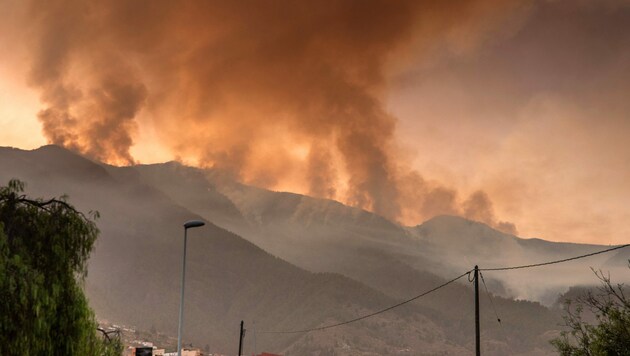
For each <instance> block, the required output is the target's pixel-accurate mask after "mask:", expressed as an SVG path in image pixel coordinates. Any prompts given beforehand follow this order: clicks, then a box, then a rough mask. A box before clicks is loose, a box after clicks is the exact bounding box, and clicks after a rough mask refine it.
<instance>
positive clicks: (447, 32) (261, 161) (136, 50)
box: [23, 0, 520, 226]
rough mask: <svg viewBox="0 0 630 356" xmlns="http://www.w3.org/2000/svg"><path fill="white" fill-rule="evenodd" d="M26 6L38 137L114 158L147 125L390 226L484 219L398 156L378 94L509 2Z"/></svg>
mask: <svg viewBox="0 0 630 356" xmlns="http://www.w3.org/2000/svg"><path fill="white" fill-rule="evenodd" d="M24 3H26V2H24ZM28 6H30V8H28V9H26V10H25V11H24V12H23V16H24V17H25V18H24V23H28V24H29V25H28V40H27V42H28V46H29V48H30V55H31V56H32V58H31V60H32V63H31V64H32V68H31V71H30V76H29V79H30V83H31V85H32V86H33V87H35V88H38V89H39V90H40V91H41V99H42V102H43V103H44V104H45V108H44V109H42V110H41V112H40V114H39V119H40V121H41V122H42V124H43V129H44V133H45V135H46V137H47V138H48V139H49V140H50V142H52V143H56V144H60V145H63V146H66V147H69V148H71V149H74V150H76V151H79V152H82V153H84V154H87V155H89V156H91V157H94V158H96V159H99V160H103V161H106V162H110V163H114V164H130V163H133V162H134V158H133V157H132V155H131V154H130V148H131V147H132V146H133V144H134V137H135V136H136V131H137V129H138V126H139V125H142V124H147V125H151V126H152V127H154V128H155V130H156V132H157V135H158V136H159V137H160V139H161V140H162V141H163V143H164V144H165V145H167V146H168V147H169V148H170V149H171V150H172V152H173V153H174V155H177V156H178V157H185V158H187V159H193V160H195V161H196V162H198V163H199V164H200V165H203V166H213V167H217V168H221V169H223V170H225V171H227V172H229V173H231V174H232V175H234V176H235V177H237V178H240V179H242V180H245V181H247V182H252V183H256V184H260V185H263V186H267V187H271V188H274V187H279V186H282V183H286V182H287V180H291V183H292V184H293V185H299V186H301V187H302V190H303V191H305V192H308V193H311V194H313V195H316V196H321V197H328V198H335V199H338V200H341V201H344V202H347V203H349V204H352V205H355V206H359V207H363V208H366V209H369V210H372V211H374V212H376V213H379V214H382V215H384V216H387V217H390V218H394V219H399V220H403V221H406V222H409V221H410V220H413V219H415V221H416V222H417V221H418V220H417V219H421V218H428V217H430V216H431V215H435V214H444V213H452V214H462V213H465V214H466V215H468V216H471V217H473V218H475V219H480V220H482V221H486V222H489V223H492V224H494V225H495V226H499V225H498V223H496V221H495V218H494V215H493V213H492V211H491V204H490V202H489V200H488V199H487V197H486V196H485V195H484V194H483V193H480V195H479V196H477V195H475V196H473V197H471V198H470V200H469V201H468V202H466V204H465V205H464V206H462V205H461V202H459V200H458V197H457V192H455V191H454V190H452V189H449V188H446V187H442V186H440V185H439V184H429V183H427V182H425V181H424V179H423V178H422V177H421V176H420V175H419V174H417V173H415V172H413V171H410V170H408V169H404V168H402V167H404V166H405V164H401V162H400V161H399V158H398V152H397V147H396V144H395V142H393V141H394V140H393V137H394V133H395V129H396V120H395V118H394V117H392V116H391V115H390V114H388V113H387V111H386V110H385V108H384V106H383V101H384V98H385V94H386V92H387V73H388V70H389V68H390V67H389V66H390V65H391V63H392V62H397V63H398V64H400V63H402V62H405V60H403V59H401V58H406V57H411V58H406V60H411V61H413V58H415V57H417V56H420V57H422V56H423V53H424V51H429V50H432V48H434V47H436V44H438V43H450V45H452V47H454V48H456V49H457V50H462V48H463V49H465V48H467V47H470V46H474V45H475V43H476V42H478V41H482V40H483V38H484V36H485V35H486V34H487V33H489V32H491V31H492V30H493V29H494V28H496V27H497V26H499V25H500V23H501V21H502V19H504V18H506V14H507V13H510V12H512V11H515V9H518V8H519V6H520V4H518V3H517V2H515V1H494V0H478V1H468V0H466V1H464V0H461V1H441V0H435V1H417V0H410V1H377V0H375V1H365V0H347V1H341V0H330V1H324V2H320V1H184V2H176V1H166V0H152V1H127V0H114V1H81V0H51V1H46V2H39V1H38V2H35V1H33V3H32V4H30V5H28ZM437 47H439V46H437ZM440 50H442V49H440V48H438V51H440ZM394 60H395V61H394ZM296 182H297V183H296ZM414 198H415V199H414Z"/></svg>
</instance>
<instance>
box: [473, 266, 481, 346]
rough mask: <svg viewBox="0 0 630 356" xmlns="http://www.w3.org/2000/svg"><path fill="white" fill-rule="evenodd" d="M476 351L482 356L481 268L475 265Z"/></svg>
mask: <svg viewBox="0 0 630 356" xmlns="http://www.w3.org/2000/svg"><path fill="white" fill-rule="evenodd" d="M474 282H475V351H476V355H477V356H481V345H480V340H481V336H480V335H481V334H480V331H479V267H477V266H476V265H475V275H474Z"/></svg>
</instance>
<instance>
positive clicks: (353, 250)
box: [0, 146, 628, 355]
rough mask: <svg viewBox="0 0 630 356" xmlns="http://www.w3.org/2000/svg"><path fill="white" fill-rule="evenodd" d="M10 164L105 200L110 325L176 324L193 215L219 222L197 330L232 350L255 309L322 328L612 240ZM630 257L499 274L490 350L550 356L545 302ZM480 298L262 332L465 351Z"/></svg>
mask: <svg viewBox="0 0 630 356" xmlns="http://www.w3.org/2000/svg"><path fill="white" fill-rule="evenodd" d="M0 167H2V169H1V170H0V181H4V182H6V181H8V180H9V179H11V178H18V179H21V180H24V181H26V182H27V193H28V194H29V195H31V196H42V197H50V196H59V195H63V194H68V195H69V199H70V200H69V201H70V202H71V203H72V204H75V205H76V206H77V207H78V208H80V209H82V210H98V211H99V212H100V213H101V219H100V220H99V221H98V222H97V223H98V226H99V228H100V229H101V232H102V233H101V237H100V238H99V240H98V242H97V246H96V250H95V251H94V253H93V255H92V258H91V260H90V267H89V274H88V279H87V285H86V288H87V292H88V295H89V296H90V301H91V303H92V305H93V307H94V308H95V310H96V312H97V314H98V315H99V317H101V318H105V319H108V320H110V321H113V322H118V323H127V324H132V325H136V326H137V327H140V328H144V329H149V328H151V327H155V328H156V329H158V330H161V331H164V332H167V333H171V334H175V333H176V325H177V323H176V320H177V312H178V302H179V273H180V268H181V249H182V241H181V235H182V233H183V231H182V227H181V224H182V223H183V222H184V221H186V220H188V219H194V218H197V219H204V220H205V221H207V222H208V225H207V226H206V227H204V228H203V229H195V230H191V231H190V232H189V233H190V235H189V242H188V244H189V246H188V248H189V251H188V252H189V255H188V261H187V263H188V274H187V283H186V288H187V289H186V290H187V294H186V316H185V325H186V326H185V335H186V337H185V338H186V339H187V340H190V341H192V342H194V343H195V344H196V345H199V346H203V345H205V344H209V345H210V346H211V349H212V350H215V351H220V352H224V353H228V352H229V353H234V352H235V345H236V344H237V338H238V336H237V332H238V330H237V328H238V323H239V322H240V320H245V321H246V323H247V325H250V327H251V326H252V325H253V322H254V321H255V323H256V324H255V325H256V329H257V330H258V331H262V330H293V329H304V328H310V327H317V326H321V325H325V324H328V323H334V322H337V321H343V320H348V319H351V318H353V317H356V316H358V315H362V314H365V313H368V312H372V311H375V310H378V309H380V308H383V307H386V306H389V305H392V304H395V303H396V302H398V301H400V300H402V299H406V298H409V297H411V296H413V295H417V294H419V293H421V292H423V291H425V290H427V289H430V288H433V287H435V286H436V285H439V284H441V283H444V281H445V280H447V279H450V278H452V277H454V276H456V275H459V274H461V273H463V272H465V271H467V270H469V269H470V268H472V266H473V265H474V264H479V265H480V266H482V267H494V266H502V265H513V264H521V263H532V262H541V261H546V260H549V259H556V258H564V257H570V256H573V255H576V254H582V253H587V252H592V251H596V250H599V249H603V248H604V247H603V246H595V245H579V244H563V243H551V242H547V241H543V240H537V239H520V238H518V237H516V236H511V235H506V234H503V233H500V232H498V231H496V230H493V229H491V228H490V227H488V226H486V225H483V224H480V223H476V222H473V221H469V220H464V219H461V218H458V217H453V216H440V217H436V218H434V219H431V220H429V221H427V222H425V223H423V224H422V225H419V226H416V227H405V226H400V225H398V224H396V223H394V222H392V221H390V220H388V219H386V218H383V217H381V216H378V215H376V214H373V213H370V212H367V211H365V210H361V209H358V208H353V207H348V206H345V205H343V204H340V203H338V202H335V201H332V200H326V199H316V198H311V197H308V196H304V195H298V194H292V193H284V192H273V191H269V190H265V189H260V188H256V187H252V186H248V185H244V184H241V183H239V182H237V181H234V180H232V179H230V178H229V176H226V175H224V174H222V172H221V171H218V170H202V169H196V168H191V167H185V166H182V165H180V164H178V163H174V162H170V163H165V164H157V165H136V166H130V167H114V166H109V165H105V164H101V163H98V162H93V161H91V160H88V159H86V158H83V157H81V156H79V155H77V154H74V153H71V152H69V151H67V150H65V149H63V148H60V147H57V146H45V147H42V148H40V149H37V150H33V151H22V150H18V149H12V148H1V149H0ZM627 257H628V251H625V250H622V251H619V252H618V253H617V254H611V255H602V256H597V257H594V258H592V259H589V260H584V261H580V262H575V263H572V264H567V265H562V266H556V267H554V268H547V269H544V270H536V271H533V270H532V271H531V272H529V271H528V272H527V273H523V272H518V273H521V274H499V273H495V274H493V273H490V272H487V273H486V278H485V279H486V282H487V283H488V288H489V289H490V292H492V293H493V294H498V295H501V296H502V297H499V296H495V297H493V300H494V305H495V306H496V309H497V310H498V313H499V314H500V316H501V319H502V325H499V324H497V323H496V321H495V316H494V315H493V314H491V313H490V310H491V309H490V304H489V300H488V299H487V296H485V297H483V298H482V308H483V310H484V311H485V312H484V313H483V314H482V317H483V318H482V323H483V339H484V344H483V345H484V350H485V351H486V352H487V354H493V355H504V354H506V353H510V354H528V355H536V354H549V353H550V347H549V345H548V344H547V340H548V339H549V338H550V337H552V336H554V335H556V334H557V332H558V330H559V326H558V324H559V323H560V318H559V315H558V314H557V311H554V310H551V309H548V308H546V307H544V306H542V305H541V304H539V303H537V302H534V301H535V300H538V301H543V302H545V303H547V304H551V303H552V302H553V301H555V299H556V298H557V295H558V294H559V293H560V292H563V291H565V290H566V289H567V288H568V286H571V285H574V284H584V283H592V284H595V283H596V280H595V278H594V276H593V275H592V274H591V273H590V271H589V266H593V267H595V268H599V267H601V266H604V268H606V269H610V270H612V271H613V273H614V274H613V276H614V277H616V276H618V275H617V274H616V273H617V272H616V271H617V270H616V269H617V268H621V267H623V266H624V265H625V262H626V261H624V259H627ZM512 273H517V272H512ZM626 275H627V270H626ZM534 282H535V285H534ZM512 297H519V298H527V299H530V300H534V301H531V302H530V301H524V300H520V301H515V300H513V299H512ZM472 301H473V295H472V291H471V289H470V285H469V284H468V283H467V282H466V281H465V279H464V280H462V282H461V283H459V282H458V283H455V284H452V285H449V286H448V287H446V288H444V289H443V290H440V291H438V292H436V293H435V294H431V295H429V296H427V298H421V299H420V300H418V302H414V303H411V304H408V305H406V306H404V307H402V308H399V309H395V310H392V311H390V312H387V313H383V314H380V315H378V316H377V317H374V318H370V319H366V320H365V321H362V322H358V323H354V324H349V325H346V326H343V327H340V328H334V329H329V330H327V331H324V332H317V333H311V334H291V335H269V334H257V336H256V340H257V347H258V350H259V351H260V350H262V349H266V350H268V351H283V352H285V353H286V354H287V355H304V354H306V353H309V352H320V351H321V352H324V351H327V350H333V349H334V350H335V352H337V353H338V354H342V355H345V354H348V355H350V354H363V355H369V354H381V355H388V354H399V353H405V352H411V354H423V353H424V354H439V353H443V354H444V353H445V354H466V353H467V352H470V351H469V350H472V349H473V348H474V346H473V335H474V329H473V319H472V317H473V313H472V310H473V309H472V308H473V307H472ZM250 331H252V330H251V329H250ZM251 335H252V334H248V337H249V336H251ZM248 340H251V339H249V338H248ZM248 347H251V344H248ZM318 350H319V351H318ZM404 350H411V351H404Z"/></svg>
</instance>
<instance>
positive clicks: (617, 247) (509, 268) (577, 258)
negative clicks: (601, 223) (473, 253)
mask: <svg viewBox="0 0 630 356" xmlns="http://www.w3.org/2000/svg"><path fill="white" fill-rule="evenodd" d="M628 246H630V244H625V245H619V246H615V247H612V248H609V249H606V250H603V251H597V252H592V253H587V254H586V255H581V256H575V257H570V258H565V259H562V260H557V261H550V262H543V263H535V264H531V265H522V266H511V267H498V268H480V269H479V270H480V271H507V270H512V269H523V268H532V267H540V266H547V265H553V264H556V263H562V262H568V261H573V260H579V259H580V258H585V257H590V256H595V255H599V254H602V253H606V252H610V251H615V250H619V249H622V248H624V247H628Z"/></svg>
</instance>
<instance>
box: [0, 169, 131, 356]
mask: <svg viewBox="0 0 630 356" xmlns="http://www.w3.org/2000/svg"><path fill="white" fill-rule="evenodd" d="M23 191H24V183H22V182H20V181H17V180H11V181H10V182H9V184H8V185H7V186H6V187H0V301H1V302H0V355H103V354H108V355H111V354H115V353H116V351H122V350H121V345H120V344H116V345H114V347H113V349H114V350H112V347H110V345H109V344H107V343H105V342H104V341H103V340H102V339H101V338H100V337H99V336H98V334H97V330H96V328H97V324H96V321H95V317H94V313H93V312H92V310H91V309H90V307H89V306H88V302H87V299H86V297H85V295H84V293H83V289H82V282H83V280H84V278H85V276H86V273H87V270H86V264H87V259H88V257H89V254H90V251H91V250H92V247H93V246H94V242H95V240H96V238H97V235H98V229H97V228H96V225H95V223H94V220H95V219H96V218H97V217H98V213H90V214H89V216H85V215H84V214H82V213H81V212H79V211H77V210H76V209H75V208H74V207H73V206H72V205H70V204H69V203H67V202H66V200H65V198H61V199H50V200H41V199H30V198H28V197H26V196H25V195H23V194H22V192H23ZM112 351H114V352H113V353H112ZM118 354H120V352H118Z"/></svg>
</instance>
